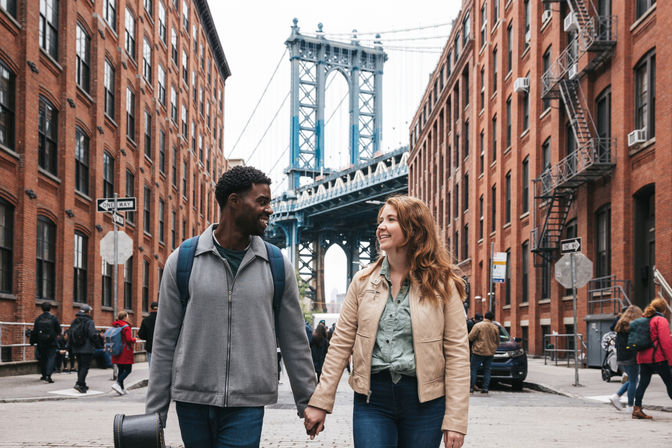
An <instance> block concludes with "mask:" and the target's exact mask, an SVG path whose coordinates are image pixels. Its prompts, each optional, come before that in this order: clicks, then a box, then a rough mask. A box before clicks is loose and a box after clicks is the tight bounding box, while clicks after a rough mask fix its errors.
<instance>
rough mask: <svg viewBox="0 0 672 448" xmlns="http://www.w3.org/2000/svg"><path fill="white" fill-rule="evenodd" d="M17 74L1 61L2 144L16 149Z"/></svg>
mask: <svg viewBox="0 0 672 448" xmlns="http://www.w3.org/2000/svg"><path fill="white" fill-rule="evenodd" d="M15 102H16V76H15V75H14V73H12V71H11V70H9V68H7V66H6V65H5V64H4V63H3V62H2V61H0V144H1V145H5V146H6V147H8V148H10V149H14V129H15V117H14V108H15Z"/></svg>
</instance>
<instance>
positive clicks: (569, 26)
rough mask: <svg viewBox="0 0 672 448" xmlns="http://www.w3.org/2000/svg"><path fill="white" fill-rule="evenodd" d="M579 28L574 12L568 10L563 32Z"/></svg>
mask: <svg viewBox="0 0 672 448" xmlns="http://www.w3.org/2000/svg"><path fill="white" fill-rule="evenodd" d="M578 29H579V22H578V20H576V13H574V12H570V13H569V14H567V16H566V17H565V32H566V33H569V32H570V31H576V30H578Z"/></svg>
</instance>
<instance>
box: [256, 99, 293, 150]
mask: <svg viewBox="0 0 672 448" xmlns="http://www.w3.org/2000/svg"><path fill="white" fill-rule="evenodd" d="M290 93H291V90H290V91H288V92H287V95H285V98H284V99H283V100H282V103H280V107H278V110H277V111H275V115H273V118H272V119H271V122H270V123H268V126H266V130H265V131H264V133H263V134H262V135H261V138H260V139H259V141H258V142H257V144H256V146H255V147H254V149H253V150H252V152H251V153H250V155H248V156H247V160H248V162H249V161H251V160H252V156H254V153H255V152H257V149H259V146H260V145H261V142H263V141H264V138H265V137H266V134H268V130H269V129H271V126H273V123H274V122H275V119H276V118H278V115H279V114H280V111H281V110H282V108H283V107H284V105H285V103H286V102H287V98H289V94H290Z"/></svg>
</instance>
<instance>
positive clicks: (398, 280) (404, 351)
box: [305, 196, 469, 448]
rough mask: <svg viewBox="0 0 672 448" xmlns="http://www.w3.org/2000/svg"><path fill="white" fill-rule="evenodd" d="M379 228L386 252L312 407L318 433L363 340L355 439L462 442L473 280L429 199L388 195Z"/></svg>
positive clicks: (370, 447) (361, 280)
mask: <svg viewBox="0 0 672 448" xmlns="http://www.w3.org/2000/svg"><path fill="white" fill-rule="evenodd" d="M376 237H377V239H378V243H379V244H380V249H381V251H383V252H384V253H385V254H384V255H383V256H381V257H379V258H378V260H377V261H376V262H375V263H373V264H372V265H370V266H368V267H366V268H364V269H363V270H361V271H359V272H358V273H357V274H356V275H355V276H354V278H353V280H352V282H351V283H350V287H349V288H348V292H347V294H346V297H345V302H344V304H343V310H342V311H341V314H340V316H339V319H338V323H337V326H336V331H335V332H334V336H333V337H332V339H331V346H330V349H329V352H328V353H327V358H326V360H325V362H324V366H323V369H322V376H321V378H320V382H319V383H318V385H317V388H316V389H315V393H314V394H313V396H312V397H311V399H310V402H309V403H308V404H309V406H308V408H307V409H306V421H305V426H306V430H307V432H308V434H309V435H310V436H311V439H312V438H314V437H315V435H317V434H318V433H319V432H320V431H321V430H322V429H323V427H324V420H325V417H326V413H328V412H329V413H330V412H331V411H332V410H333V406H334V399H335V395H336V389H337V388H338V383H339V381H340V378H341V376H342V374H343V369H344V368H345V365H346V363H347V362H348V357H349V356H350V354H351V353H352V352H353V350H354V354H353V356H352V359H353V363H354V365H353V372H352V375H350V379H349V384H350V386H351V387H352V388H353V389H354V391H355V397H354V410H353V436H354V442H355V447H357V448H364V447H366V448H374V447H389V446H392V447H400V448H411V447H413V448H430V447H431V448H435V447H438V446H439V444H440V443H441V437H442V432H443V439H444V443H445V445H446V447H448V448H459V447H461V446H462V444H463V443H464V435H465V434H466V432H467V420H468V415H467V414H468V408H469V392H468V390H469V389H468V384H469V367H468V366H469V346H468V344H467V325H466V319H465V318H464V307H463V305H462V301H463V300H464V297H465V284H464V282H463V281H462V279H461V278H460V276H459V274H458V273H457V268H456V267H455V266H454V265H452V264H451V262H450V255H449V254H448V253H447V251H446V250H445V249H444V248H443V246H442V244H441V243H440V242H439V237H438V232H437V229H436V224H435V222H434V219H433V218H432V215H431V212H430V211H429V208H428V207H427V206H426V205H425V204H424V203H423V202H422V201H420V200H418V199H415V198H412V197H409V196H395V197H391V198H388V199H387V200H386V201H385V205H384V206H383V207H382V208H381V209H380V211H379V212H378V227H377V229H376Z"/></svg>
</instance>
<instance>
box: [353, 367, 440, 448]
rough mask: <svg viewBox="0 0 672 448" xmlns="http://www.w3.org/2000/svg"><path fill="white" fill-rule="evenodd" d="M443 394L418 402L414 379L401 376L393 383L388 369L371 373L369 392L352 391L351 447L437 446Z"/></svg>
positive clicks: (431, 447)
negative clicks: (352, 436)
mask: <svg viewBox="0 0 672 448" xmlns="http://www.w3.org/2000/svg"><path fill="white" fill-rule="evenodd" d="M445 409H446V400H445V398H444V397H440V398H436V399H434V400H431V401H428V402H425V403H420V402H419V401H418V382H417V380H416V379H415V378H414V377H408V376H404V377H402V378H401V380H399V382H398V383H397V384H394V383H393V382H392V378H391V377H390V374H389V372H387V371H386V372H382V373H377V374H373V375H371V394H370V396H369V397H368V403H367V396H366V395H362V394H358V393H355V399H354V408H353V424H352V426H353V435H354V441H355V448H388V447H389V448H437V447H438V446H439V444H440V443H441V437H442V435H443V432H442V431H441V423H442V421H443V415H444V413H445Z"/></svg>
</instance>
